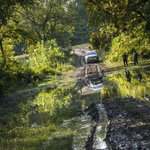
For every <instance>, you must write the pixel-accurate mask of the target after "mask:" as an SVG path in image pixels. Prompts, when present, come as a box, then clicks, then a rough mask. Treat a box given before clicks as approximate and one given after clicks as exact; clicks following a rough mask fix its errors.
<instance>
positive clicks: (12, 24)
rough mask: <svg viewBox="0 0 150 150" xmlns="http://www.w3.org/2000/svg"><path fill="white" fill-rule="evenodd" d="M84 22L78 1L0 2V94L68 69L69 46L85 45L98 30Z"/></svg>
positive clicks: (13, 0)
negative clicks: (13, 87) (12, 86)
mask: <svg viewBox="0 0 150 150" xmlns="http://www.w3.org/2000/svg"><path fill="white" fill-rule="evenodd" d="M87 21H88V12H87V11H86V8H85V7H84V5H83V1H81V0H74V1H70V0H29V1H26V0H22V1H20V0H6V1H0V74H1V80H0V87H1V88H2V89H3V90H1V93H3V92H4V91H5V89H9V88H10V87H11V85H12V84H14V82H15V83H16V84H17V85H18V83H20V84H22V85H24V84H29V83H31V82H35V81H36V80H41V79H42V78H44V77H45V76H46V75H49V76H54V75H56V76H57V75H61V74H62V72H65V71H66V69H65V70H63V66H66V67H65V68H68V69H69V68H70V66H69V65H68V60H69V59H70V58H72V59H73V58H74V57H73V56H72V55H70V52H71V51H72V50H71V46H72V45H78V44H83V43H88V42H89V41H88V40H89V39H90V34H91V33H92V32H93V31H96V30H98V28H95V27H94V28H89V27H88V26H87ZM64 49H65V51H64ZM23 54H26V55H23ZM17 55H22V56H20V57H14V56H17ZM19 58H20V59H19ZM56 66H57V67H56ZM56 68H57V69H56ZM17 82H18V83H17Z"/></svg>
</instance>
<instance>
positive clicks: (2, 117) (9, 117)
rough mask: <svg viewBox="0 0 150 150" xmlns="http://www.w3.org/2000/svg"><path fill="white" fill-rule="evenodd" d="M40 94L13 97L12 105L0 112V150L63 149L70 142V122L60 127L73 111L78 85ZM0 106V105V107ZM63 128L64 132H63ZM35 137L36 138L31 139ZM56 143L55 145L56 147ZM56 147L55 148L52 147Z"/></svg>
mask: <svg viewBox="0 0 150 150" xmlns="http://www.w3.org/2000/svg"><path fill="white" fill-rule="evenodd" d="M52 82H53V81H51V83H50V84H51V86H50V84H49V83H47V85H48V88H47V89H43V90H40V91H38V92H37V91H34V92H33V91H32V92H31V91H28V92H25V93H23V92H22V93H20V94H19V93H17V97H16V101H17V103H13V104H11V105H7V106H6V107H1V109H0V112H1V114H0V129H1V132H0V136H1V140H0V149H1V150H2V149H3V150H6V149H12V150H15V149H26V150H27V149H33V150H37V149H54V148H56V149H67V148H68V147H71V145H72V140H73V130H74V128H73V122H72V121H70V122H69V123H68V125H67V126H65V127H64V128H63V127H62V128H61V126H60V124H62V123H63V122H65V120H69V119H70V118H71V116H72V115H73V114H74V113H75V112H76V111H77V107H76V106H75V105H74V104H75V100H78V98H79V94H78V93H77V91H78V90H79V85H78V84H77V83H76V82H74V83H72V82H70V81H68V79H67V81H64V82H65V85H64V84H63V85H59V82H58V81H57V82H56V85H57V86H55V87H52V85H53V84H52ZM1 104H3V103H1ZM66 127H67V129H66ZM35 137H36V138H35ZM56 141H57V142H58V141H59V142H58V143H57V144H56ZM55 144H56V145H55Z"/></svg>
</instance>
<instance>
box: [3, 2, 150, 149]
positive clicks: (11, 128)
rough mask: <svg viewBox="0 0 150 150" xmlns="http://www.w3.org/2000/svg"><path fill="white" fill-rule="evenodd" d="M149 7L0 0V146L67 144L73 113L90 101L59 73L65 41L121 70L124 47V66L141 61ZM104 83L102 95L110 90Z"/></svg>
mask: <svg viewBox="0 0 150 150" xmlns="http://www.w3.org/2000/svg"><path fill="white" fill-rule="evenodd" d="M97 6H100V8H97ZM114 6H115V7H114ZM139 6H140V7H139ZM149 6H150V2H149V0H146V1H140V0H136V1H134V2H133V1H132V2H131V1H126V0H123V1H121V2H118V1H117V4H116V0H111V1H110V5H108V4H107V3H105V1H104V0H101V1H98V0H95V1H89V0H83V1H82V0H74V1H70V0H53V1H51V0H48V1H45V0H28V1H26V0H21V1H20V0H13V1H9V0H5V1H4V0H3V1H0V131H1V132H0V150H28V149H30V150H32V149H33V150H38V149H40V150H41V149H47V150H56V149H57V150H59V149H60V150H62V149H63V150H65V149H66V150H67V149H71V145H72V140H73V131H74V129H73V127H74V117H73V116H74V114H75V112H76V111H77V110H78V109H79V108H82V107H85V104H86V103H87V102H88V103H91V98H90V97H89V99H88V101H86V100H84V101H83V103H82V102H80V96H81V95H80V94H79V90H80V88H81V85H80V83H79V82H76V81H75V80H73V79H69V78H68V79H65V78H61V76H63V75H67V74H69V73H73V71H74V70H75V68H76V67H77V65H78V64H77V62H78V58H77V56H76V55H75V54H74V52H73V51H72V46H74V48H85V47H86V48H87V47H89V46H91V45H92V48H93V49H94V50H97V53H98V55H99V59H100V63H101V64H104V67H105V70H119V69H123V68H124V66H123V63H122V54H123V53H124V52H127V54H128V61H129V66H128V68H130V67H134V68H137V67H139V66H144V65H149V64H150V61H149V58H150V49H149V46H150V41H149V35H150V32H149V30H150V29H149V18H150V17H149V16H150V15H149V14H150V12H149ZM129 7H130V8H131V9H130V11H129V10H128V9H126V8H129ZM99 9H101V11H99ZM88 13H89V14H88ZM119 13H120V15H118V14H119ZM107 14H114V16H111V15H107ZM118 17H120V18H118ZM126 17H127V19H126ZM93 18H94V20H93ZM126 20H128V21H127V22H126ZM87 23H88V26H87ZM85 43H86V44H85ZM79 44H80V45H79ZM134 49H135V50H136V51H137V52H138V54H139V58H138V60H139V65H138V66H134V65H133V50H134ZM102 69H104V68H102ZM133 76H134V73H133ZM145 76H146V75H145ZM58 77H60V78H58ZM110 78H112V79H113V80H114V81H115V82H116V83H118V86H120V87H121V86H122V84H123V85H124V81H122V79H120V77H118V76H117V77H115V76H113V77H112V76H110ZM108 80H109V79H108ZM118 80H119V82H118ZM145 84H146V83H145ZM145 84H143V85H141V86H145ZM147 86H148V85H147ZM129 87H130V85H128V86H126V88H127V92H128V91H129V90H130V88H129ZM107 88H108V87H104V88H103V89H105V90H104V91H103V90H102V97H103V96H104V97H105V96H106V97H107V96H108V97H111V96H110V95H111V92H110V93H109V92H108V91H109V90H108V89H107ZM139 88H140V87H139ZM147 88H148V89H149V86H148V87H147ZM110 91H115V92H116V88H115V87H114V86H113V87H112V88H111V89H110ZM127 92H126V93H127ZM103 94H104V95H103ZM112 94H113V93H112ZM97 97H98V100H99V94H98V95H97ZM106 97H105V98H106Z"/></svg>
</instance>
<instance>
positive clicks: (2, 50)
mask: <svg viewBox="0 0 150 150" xmlns="http://www.w3.org/2000/svg"><path fill="white" fill-rule="evenodd" d="M0 48H1V52H2V57H3V63H2V67H3V66H4V65H5V64H6V57H5V54H4V49H3V45H2V40H1V39H0Z"/></svg>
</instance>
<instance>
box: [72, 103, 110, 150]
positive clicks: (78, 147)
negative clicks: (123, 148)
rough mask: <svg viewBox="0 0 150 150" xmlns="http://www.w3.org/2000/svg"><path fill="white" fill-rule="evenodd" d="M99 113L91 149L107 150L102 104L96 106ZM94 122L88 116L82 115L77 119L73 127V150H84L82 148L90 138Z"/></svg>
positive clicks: (104, 114) (104, 115) (104, 116)
mask: <svg viewBox="0 0 150 150" xmlns="http://www.w3.org/2000/svg"><path fill="white" fill-rule="evenodd" d="M97 108H98V111H99V116H100V119H99V122H98V125H97V129H96V132H95V134H94V143H93V148H94V149H95V150H98V149H107V145H106V143H105V141H104V138H105V135H106V126H107V119H106V112H105V109H104V107H103V105H102V104H98V105H97ZM94 124H95V122H93V121H92V120H91V119H90V116H89V115H87V114H86V113H84V115H82V116H81V117H79V118H78V122H77V123H76V125H75V133H74V140H73V146H72V149H73V150H85V148H84V146H85V143H86V141H87V139H88V136H90V131H91V130H92V129H93V126H94Z"/></svg>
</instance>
